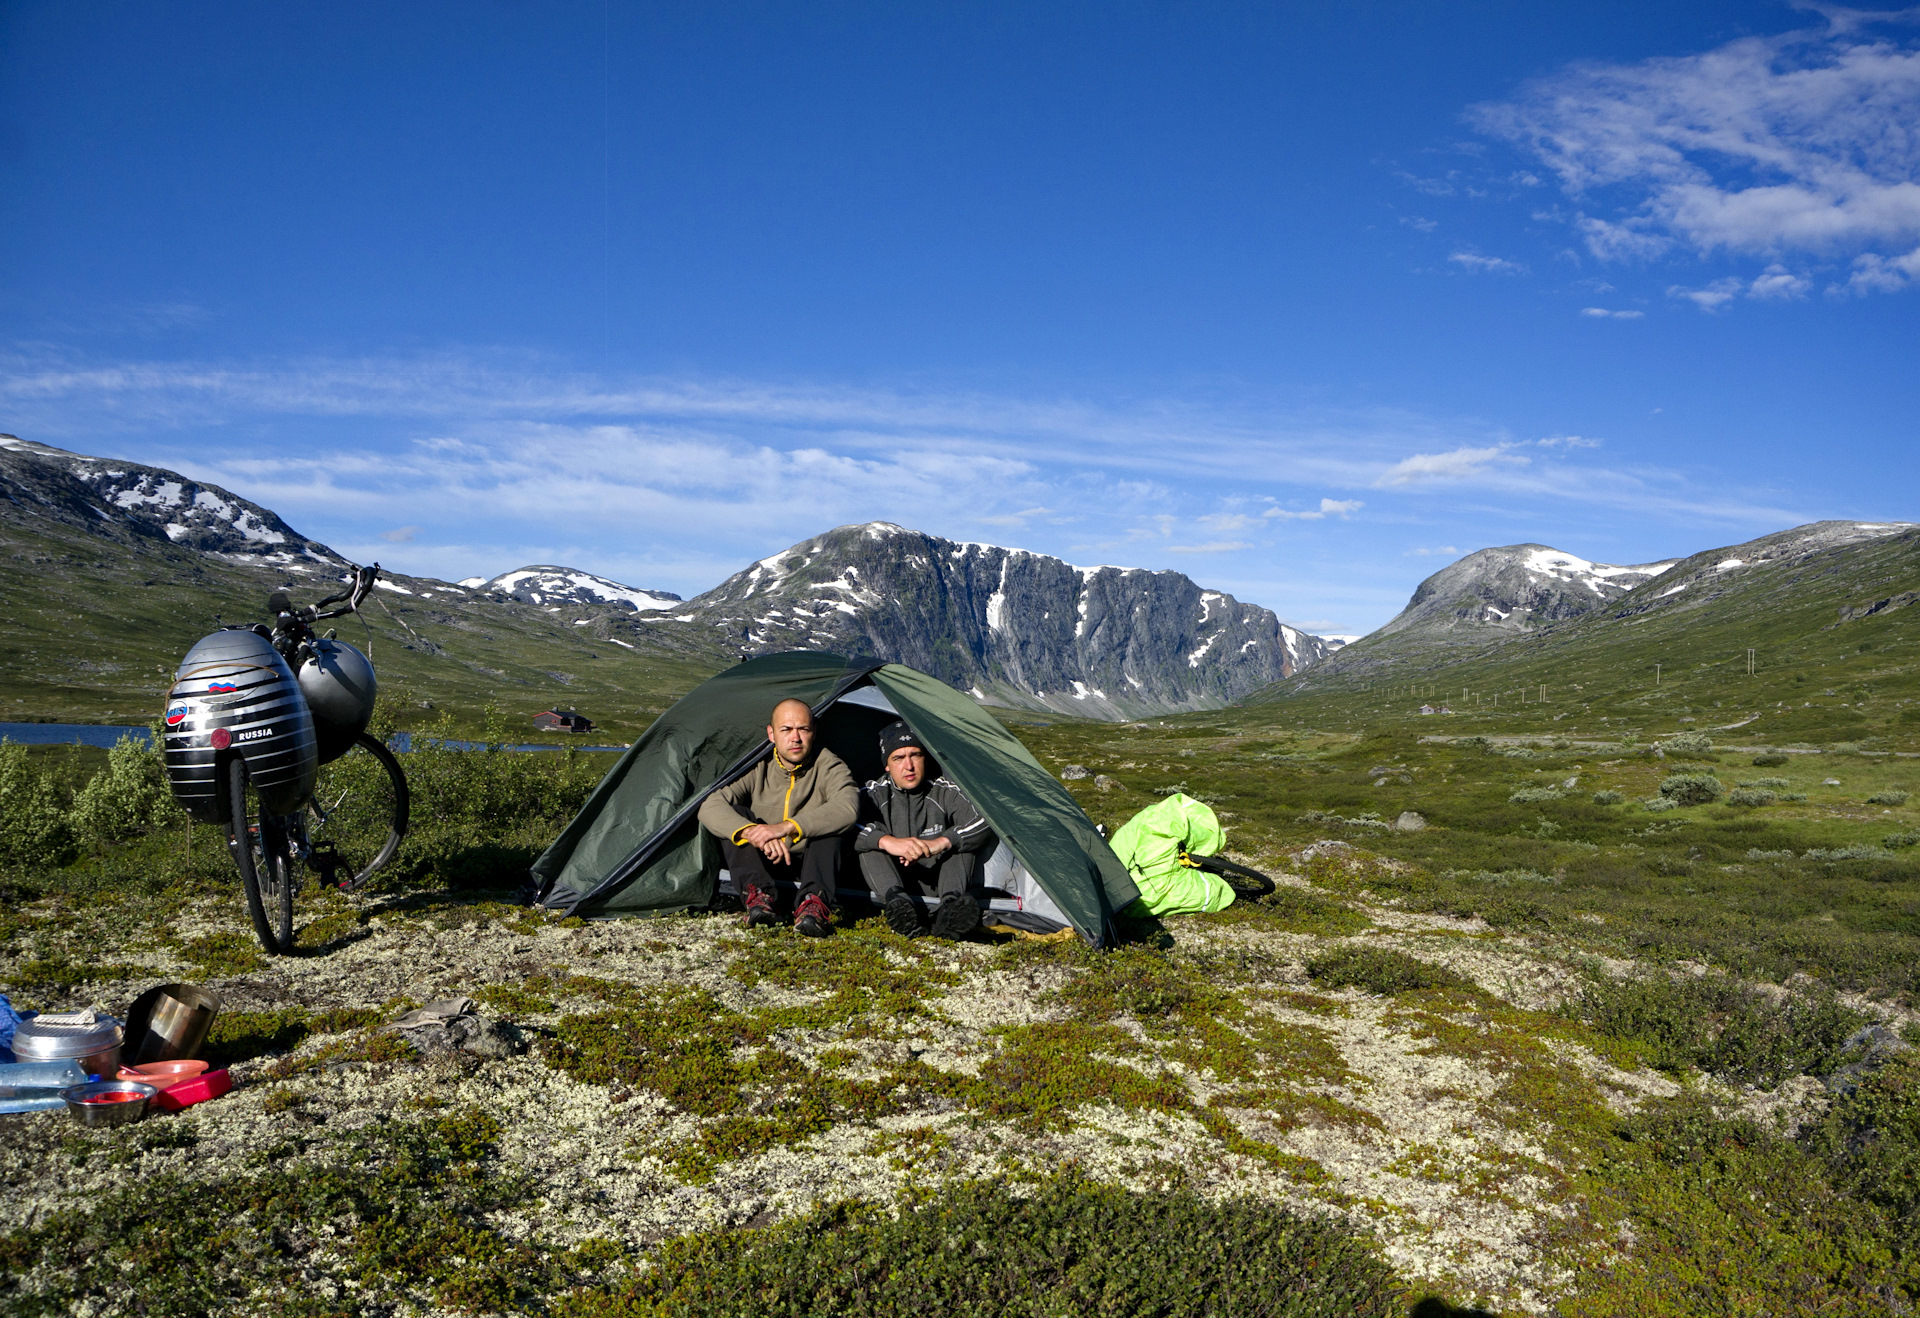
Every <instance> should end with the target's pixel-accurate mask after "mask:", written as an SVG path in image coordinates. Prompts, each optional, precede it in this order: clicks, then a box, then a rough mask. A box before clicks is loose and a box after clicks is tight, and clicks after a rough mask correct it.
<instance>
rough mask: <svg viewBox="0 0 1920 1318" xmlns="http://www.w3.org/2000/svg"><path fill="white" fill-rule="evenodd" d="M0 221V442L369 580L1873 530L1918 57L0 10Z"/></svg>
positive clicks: (1522, 43)
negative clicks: (221, 495) (961, 547)
mask: <svg viewBox="0 0 1920 1318" xmlns="http://www.w3.org/2000/svg"><path fill="white" fill-rule="evenodd" d="M0 180H4V184H5V191H6V196H7V199H8V201H7V205H6V206H5V207H4V209H3V210H0V327H3V328H0V430H6V431H10V432H13V433H17V434H19V435H21V436H22V437H25V438H29V439H36V440H40V441H42V442H45V443H50V444H55V445H59V446H61V447H66V448H73V449H77V450H80V451H83V452H92V453H101V454H111V455H115V456H121V457H126V458H131V459H135V460H140V461H146V462H153V463H158V464H162V465H167V466H172V467H176V468H178V469H181V470H183V471H186V472H188V473H189V474H191V475H193V476H195V477H197V478H201V479H207V480H213V481H218V482H220V483H222V484H225V485H227V486H229V487H231V488H233V489H234V490H236V491H238V492H240V493H242V494H244V495H247V496H248V497H251V498H254V499H256V500H259V501H260V502H263V503H266V504H268V505H269V506H271V507H273V508H275V509H277V510H278V511H280V512H281V513H282V514H283V515H285V516H286V517H287V518H288V520H289V521H291V522H292V523H293V524H294V525H295V526H297V527H299V528H300V529H301V530H302V531H304V532H305V533H306V534H308V535H311V536H314V537H316V538H319V539H323V540H325V541H327V542H329V543H330V544H332V545H334V546H335V547H336V548H338V549H340V550H341V551H342V552H345V553H348V554H350V555H353V556H356V557H359V558H363V559H370V558H376V557H377V558H379V559H380V560H381V561H383V562H385V563H388V564H389V565H391V566H395V567H398V568H401V569H403V570H407V571H412V572H419V573H429V574H433V575H437V576H444V577H450V578H458V577H462V576H468V575H474V574H486V575H491V574H493V573H496V572H501V571H505V570H507V569H509V568H512V567H516V566H519V565H521V564H523V563H528V562H558V563H565V564H570V565H574V566H579V567H584V568H587V569H589V570H592V571H596V572H600V573H603V574H605V575H608V576H611V577H614V578H616V579H620V580H623V581H627V582H629V583H631V584H634V585H639V586H644V587H654V588H662V589H669V590H676V591H679V592H681V593H683V594H691V593H695V592H697V591H699V590H702V589H704V588H706V587H708V586H711V585H713V584H716V583H717V582H718V581H719V580H720V579H721V578H722V577H724V576H725V575H727V574H728V573H729V572H731V571H734V570H736V569H737V568H739V567H741V566H743V565H744V564H745V563H746V562H748V561H749V560H751V559H753V558H757V557H761V556H763V555H765V554H767V553H770V552H773V551H774V550H777V549H780V548H784V547H785V546H786V545H788V544H790V543H792V542H794V541H796V540H798V539H801V538H804V537H805V536H807V535H809V534H811V533H813V532H815V531H818V530H821V529H824V528H826V527H828V526H832V525H836V524H840V523H845V522H855V521H867V520H874V519H884V520H888V521H894V522H899V523H901V524H903V525H907V526H912V527H916V528H919V529H923V530H927V531H931V532H934V533H937V534H941V535H947V536H951V537H954V538H956V539H965V540H986V541H991V542H994V543H1001V544H1015V545H1020V546H1023V547H1027V548H1031V549H1035V550H1040V551H1043V552H1050V553H1056V554H1059V555H1061V556H1063V557H1066V558H1068V559H1070V560H1073V561H1075V562H1079V563H1117V564H1122V565H1127V566H1143V567H1151V568H1175V569H1178V570H1181V571H1184V572H1187V573H1188V574H1190V575H1192V576H1194V577H1195V578H1196V579H1198V580H1200V581H1202V582H1203V583H1205V584H1207V585H1209V586H1214V587H1218V588H1222V589H1227V590H1231V591H1233V592H1234V593H1235V594H1237V595H1239V596H1241V597H1242V598H1244V599H1250V600H1253V601H1255V602H1258V603H1261V604H1265V605H1267V606H1269V607H1271V608H1273V609H1274V610H1276V611H1277V612H1278V613H1280V614H1281V616H1282V617H1284V618H1286V619H1287V620H1289V621H1291V622H1295V623H1297V624H1300V625H1304V626H1308V627H1310V628H1312V629H1313V630H1316V631H1322V632H1332V633H1354V632H1363V631H1366V630H1368V629H1370V628H1372V627H1374V626H1377V625H1379V624H1380V623H1381V622H1383V621H1385V620H1386V619H1387V618H1388V617H1390V616H1391V615H1392V614H1393V613H1394V612H1396V611H1397V610H1398V609H1399V607H1400V606H1401V605H1402V604H1403V603H1404V602H1405V600H1406V597H1407V595H1408V594H1409V593H1410V592H1411V590H1412V589H1413V587H1414V586H1415V585H1416V584H1417V583H1418V581H1419V580H1420V579H1421V578H1423V577H1424V576H1426V575H1427V574H1428V573H1430V572H1432V571H1434V570H1436V569H1437V568H1438V567H1440V566H1442V565H1443V564H1444V563H1445V562H1447V561H1450V560H1451V559H1452V558H1454V557H1457V556H1458V555H1459V554H1461V553H1465V552H1469V551H1471V550H1473V549H1476V548H1480V547H1482V546H1485V545H1493V544H1507V543H1514V542H1519V541H1528V540H1534V541H1540V542H1543V543H1547V544H1552V545H1555V546H1556V547H1559V548H1562V549H1566V550H1570V551H1572V552H1575V553H1578V554H1582V555H1585V556H1587V557H1590V558H1595V559H1602V560H1606V561H1610V562H1623V563H1624V562H1645V561H1651V560H1655V559H1659V558H1664V557H1668V556H1671V555H1675V554H1680V553H1688V552H1693V551H1695V550H1699V549H1703V548H1708V547H1712V546H1716V545H1721V544H1728V543H1734V542H1737V541H1740V540H1744V539H1747V538H1750V537H1752V536H1754V535H1759V534H1763V533H1765V532H1768V531H1772V530H1777V529H1780V528H1782V527H1785V526H1789V525H1792V524H1795V523H1797V522H1803V521H1810V520H1815V519H1818V518H1823V517H1857V518H1867V519H1874V520H1880V519H1895V518H1900V519H1909V518H1914V517H1916V516H1917V515H1920V510H1917V509H1916V508H1915V506H1914V499H1913V490H1914V488H1915V481H1914V477H1915V475H1916V466H1920V464H1917V463H1916V460H1915V457H1914V453H1915V439H1916V435H1915V423H1914V417H1915V416H1916V406H1915V405H1916V402H1920V369H1916V358H1920V352H1917V351H1916V345H1920V334H1916V330H1920V10H1906V11H1887V12H1884V13H1879V14H1869V13H1864V12H1862V11H1853V10H1844V9H1837V8H1824V9H1821V10H1814V9H1810V8H1795V7H1790V6H1787V5H1781V4H1736V3H1700V4H1690V5H1683V6H1675V5H1672V4H1617V5H1605V6H1593V5H1589V6H1559V5H1553V6H1548V5H1537V4H1521V3H1507V4H1473V3H1465V4H1458V5H1445V6H1442V5H1432V4H1381V3H1373V4H1368V3H1357V4H1348V5H1340V6H1328V5H1311V6H1310V5H1289V4H1281V5H1259V6H1233V5H1225V4H1220V5H1197V6H1194V5H1182V6H1173V5H1152V6H1150V5H1128V4H1102V5H1065V4H1037V5H1036V4H1025V5H1011V4H1003V5H980V6H962V5H916V6H900V5H890V4H889V5H882V4H875V5H870V6H858V5H831V4H814V5H793V6H776V5H726V4H714V3H706V4H699V5H665V4H656V5H649V6H644V7H642V6H634V5H629V4H621V3H617V2H613V0H609V2H608V3H606V4H567V3H559V2H555V3H547V4H542V5H527V4H510V3H504V2H501V0H463V3H459V4H451V3H449V4H434V3H411V4H406V5H363V4H354V3H346V2H344V0H335V2H334V3H329V4H326V5H318V4H298V3H290V4H282V5H272V6H261V5H241V4H218V3H202V4H191V3H187V4H169V5H160V4H144V5H133V4H113V3H84V4H73V3H55V2H51V0H12V2H11V3H9V4H7V5H5V6H0Z"/></svg>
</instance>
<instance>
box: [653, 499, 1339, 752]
mask: <svg viewBox="0 0 1920 1318" xmlns="http://www.w3.org/2000/svg"><path fill="white" fill-rule="evenodd" d="M676 612H677V613H679V614H682V615H690V616H692V617H693V618H695V619H697V620H698V621H700V622H705V623H708V624H710V625H712V626H714V627H717V628H719V629H721V630H722V632H723V633H725V634H726V635H727V636H728V637H729V638H731V640H732V641H733V642H734V643H736V644H738V645H739V646H740V648H741V649H743V650H745V651H748V652H750V653H754V654H762V653H768V652H771V651H776V650H787V649H799V648H805V649H820V650H837V651H839V652H841V653H843V654H864V655H873V656H876V657H879V658H883V659H889V660H895V661H898V662H900V663H904V664H909V665H911V666H913V667H915V668H918V669H921V670H922V671H924V672H928V673H931V674H933V675H935V676H937V677H939V678H941V679H943V680H944V681H947V682H949V683H951V684H953V685H954V686H956V687H959V688H961V689H964V690H968V691H971V692H973V693H974V695H975V696H977V697H979V698H981V699H985V700H989V701H993V702H995V703H1000V704H1010V705H1015V706H1021V707H1028V708H1035V707H1038V708H1046V709H1052V710H1057V711H1060V712H1062V713H1071V714H1079V715H1085V716H1089V717H1095V718H1127V717H1139V716H1142V715H1146V714H1154V713H1166V712H1171V711H1175V710H1187V709H1208V708H1214V707H1217V706H1220V705H1223V704H1226V703H1228V702H1229V701H1232V700H1235V699H1238V698H1239V697H1241V696H1243V695H1246V694H1247V693H1249V692H1251V691H1254V690H1257V689H1258V688H1260V687H1262V686H1264V685H1266V684H1267V683H1269V682H1274V681H1278V680H1279V679H1281V678H1282V677H1286V676H1290V675H1291V674H1293V673H1294V672H1296V671H1298V670H1300V669H1303V668H1306V667H1308V666H1309V665H1311V664H1313V663H1315V662H1317V661H1318V660H1319V659H1320V658H1321V657H1322V656H1323V655H1325V653H1326V646H1325V644H1324V643H1323V642H1322V641H1321V640H1320V638H1318V637H1316V636H1311V635H1308V634H1307V633H1304V632H1301V631H1297V630H1295V629H1294V628H1292V627H1288V626H1286V625H1285V624H1283V623H1282V622H1280V620H1279V619H1278V618H1276V617H1275V616H1274V615H1273V614H1272V613H1271V612H1269V611H1268V610H1266V609H1263V608H1258V607H1256V606H1253V605H1248V604H1242V603H1240V602H1239V601H1238V600H1236V599H1234V598H1233V597H1232V596H1230V595H1223V594H1221V593H1220V592H1218V591H1211V590H1203V589H1201V588H1200V587H1199V586H1198V585H1196V584H1195V583H1194V582H1193V581H1192V580H1190V579H1189V578H1187V577H1185V576H1183V575H1181V574H1180V573H1178V572H1147V571H1143V570H1140V569H1134V568H1117V567H1093V568H1082V567H1075V566H1073V565H1072V564H1070V563H1066V562H1063V561H1061V560H1060V559H1057V558H1050V557H1048V556H1046V555H1044V554H1034V553H1029V552H1027V551H1026V550H1023V549H1003V548H1000V547H999V546H996V545H980V544H959V543H956V542H954V541H952V540H943V539H941V538H939V537H938V536H931V535H926V534H923V533H922V532H919V531H909V530H907V529H905V528H903V527H898V526H894V525H891V524H890V523H885V522H874V523H869V524H867V525H865V526H843V527H840V528H838V529H837V530H833V531H829V532H827V533H826V534H824V535H821V536H817V537H815V538H813V539H811V540H807V541H803V542H802V543H800V544H797V545H795V546H793V547H792V548H791V549H789V550H787V551H786V552H785V553H781V554H775V555H773V556H772V557H770V558H764V559H762V560H760V561H759V562H758V563H755V564H753V565H752V566H751V567H749V568H747V569H746V570H745V571H743V572H738V573H736V574H734V575H733V576H732V577H729V578H728V579H727V580H726V581H724V582H722V583H721V584H720V585H719V586H717V587H715V588H714V589H713V590H711V591H708V592H707V593H706V594H704V595H700V596H697V597H696V598H695V599H693V600H692V601H690V602H689V603H688V604H687V605H686V606H685V607H684V609H682V610H677V611H676ZM663 621H664V620H663Z"/></svg>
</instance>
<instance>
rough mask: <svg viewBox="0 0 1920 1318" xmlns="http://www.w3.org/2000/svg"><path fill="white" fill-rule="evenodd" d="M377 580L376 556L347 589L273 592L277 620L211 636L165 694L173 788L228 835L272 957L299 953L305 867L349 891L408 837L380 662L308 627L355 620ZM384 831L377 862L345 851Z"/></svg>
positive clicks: (402, 780) (257, 928)
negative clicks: (377, 671)
mask: <svg viewBox="0 0 1920 1318" xmlns="http://www.w3.org/2000/svg"><path fill="white" fill-rule="evenodd" d="M379 576H380V565H379V564H378V563H375V564H373V565H372V566H371V567H365V568H356V569H354V574H353V578H352V584H351V585H350V586H349V587H348V588H347V589H346V590H345V591H343V592H341V593H340V594H337V595H330V596H328V597H327V598H326V599H323V600H321V601H319V602H318V603H317V604H311V605H307V606H305V607H296V606H295V605H294V604H293V602H292V600H291V599H290V598H289V597H288V595H287V593H286V592H285V591H284V590H277V591H275V592H274V593H273V594H272V595H271V596H269V597H268V600H267V607H268V609H270V610H271V611H272V612H273V615H274V625H273V626H272V627H271V628H268V627H266V626H263V625H261V624H259V623H254V624H251V625H245V624H242V625H237V626H229V627H223V628H221V629H220V630H219V631H217V632H213V633H212V634H210V635H208V636H205V637H202V638H201V639H200V640H199V641H198V642H197V643H196V644H195V645H194V646H193V648H192V649H190V650H188V651H187V654H186V657H185V658H183V659H182V660H181V661H180V667H179V669H178V670H177V671H176V672H175V674H174V683H173V687H172V689H171V690H170V691H169V692H168V694H167V710H166V716H165V720H166V727H165V733H164V741H165V756H164V758H165V762H166V768H167V785H168V787H169V788H170V789H171V790H172V792H173V796H174V799H175V800H176V801H178V802H179V803H180V805H181V807H182V808H183V809H185V810H186V812H187V813H188V815H189V816H191V817H192V818H194V819H196V820H199V821H200V822H202V823H207V824H216V825H219V826H220V827H222V828H224V829H225V830H226V834H227V849H228V852H229V854H230V855H231V856H232V858H233V863H234V867H235V868H236V869H238V870H239V871H240V882H241V886H242V887H243V888H244V889H245V890H246V897H247V914H248V916H249V918H251V920H252V922H253V929H254V932H255V933H256V934H258V935H259V938H260V943H261V946H263V947H264V948H266V950H267V953H268V955H270V956H279V955H283V954H285V953H289V952H291V951H292V950H293V933H294V931H293V899H294V895H295V890H296V889H297V888H298V887H299V886H300V874H301V870H302V868H303V867H307V868H312V869H314V870H315V871H316V872H317V873H318V875H319V880H320V882H321V883H323V884H326V885H328V886H331V887H336V888H338V889H340V890H341V891H344V892H351V891H353V890H354V889H356V888H358V887H359V886H360V885H361V884H363V883H365V882H366V881H367V880H368V879H369V878H371V877H372V876H373V875H374V874H376V873H378V872H379V871H380V870H381V869H383V868H384V867H385V866H386V865H387V864H388V863H389V862H391V861H392V859H393V857H394V855H395V853H397V852H398V851H399V849H400V843H401V842H402V841H403V840H404V839H405V837H406V835H407V822H408V812H409V808H410V804H411V801H410V797H409V794H408V791H407V778H406V774H405V773H404V772H402V770H401V768H400V762H399V761H398V760H396V759H395V758H394V755H393V752H392V751H390V750H389V749H387V747H386V745H385V743H383V742H381V741H380V740H378V739H377V738H375V737H372V736H369V735H368V733H367V730H366V729H367V724H368V722H369V720H371V718H372V717H373V706H374V695H375V692H376V690H377V683H376V680H375V677H374V672H373V665H372V663H371V662H369V661H368V659H367V657H366V656H365V655H364V654H362V653H361V652H360V651H359V650H357V649H355V648H354V647H353V646H351V645H349V644H347V643H346V642H345V641H341V640H338V639H336V638H335V635H334V633H333V631H331V630H329V631H328V632H327V633H326V634H325V635H324V636H321V635H317V634H315V632H314V630H313V624H315V623H317V622H323V621H326V620H328V619H332V618H338V617H342V616H344V615H346V614H349V613H351V614H354V615H355V616H358V615H359V610H360V604H361V601H363V600H364V599H365V598H366V597H367V592H368V591H370V590H372V589H373V584H374V582H375V581H376V580H378V579H379ZM334 605H339V606H340V607H338V608H334V607H332V606H334ZM362 625H363V626H364V625H365V624H364V620H363V622H362ZM368 634H369V636H371V634H372V632H371V629H369V632H368ZM356 752H361V753H356ZM323 766H333V767H332V768H330V769H329V770H328V779H329V781H328V788H327V790H328V793H329V794H332V792H333V789H334V788H335V787H339V788H340V789H341V790H340V791H339V793H338V795H335V796H334V799H333V801H332V804H330V805H323V804H322V803H321V801H320V800H319V799H318V796H317V794H316V790H317V788H318V786H319V781H320V770H321V768H322V767H323ZM309 817H311V819H312V825H311V827H310V826H309ZM383 827H384V831H385V839H384V841H382V842H381V844H380V845H379V847H378V848H377V849H376V850H374V852H373V855H372V857H371V859H369V860H368V861H367V862H366V863H365V864H364V865H356V864H355V863H354V862H353V861H352V860H350V859H349V858H348V854H347V851H346V850H343V848H351V847H354V846H355V844H356V843H357V841H358V840H359V839H360V838H361V837H363V836H364V835H365V834H366V833H367V832H368V831H369V830H371V831H372V832H373V833H374V834H375V835H376V836H378V835H379V833H380V832H381V831H382V828H383ZM342 873H346V874H348V875H350V877H348V878H345V879H342V878H341V877H340V875H341V874H342Z"/></svg>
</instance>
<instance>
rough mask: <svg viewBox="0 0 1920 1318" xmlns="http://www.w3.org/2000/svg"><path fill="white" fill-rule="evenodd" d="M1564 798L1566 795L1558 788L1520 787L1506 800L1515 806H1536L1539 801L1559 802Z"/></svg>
mask: <svg viewBox="0 0 1920 1318" xmlns="http://www.w3.org/2000/svg"><path fill="white" fill-rule="evenodd" d="M1565 796H1566V793H1565V792H1563V791H1561V790H1560V789H1559V788H1558V787H1522V788H1521V789H1520V790H1519V791H1517V792H1515V793H1513V794H1512V795H1511V796H1509V797H1508V798H1507V800H1509V801H1511V802H1513V803H1514V804H1515V805H1536V804H1538V803H1539V802H1541V801H1559V800H1562V799H1564V798H1565Z"/></svg>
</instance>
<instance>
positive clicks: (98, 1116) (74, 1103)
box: [60, 1080, 160, 1126]
mask: <svg viewBox="0 0 1920 1318" xmlns="http://www.w3.org/2000/svg"><path fill="white" fill-rule="evenodd" d="M159 1092H160V1091H159V1090H158V1089H155V1088H154V1087H153V1086H152V1085H143V1084H141V1083H140V1082H139V1081H137V1080H96V1081H94V1082H93V1083H92V1084H86V1085H74V1086H72V1087H71V1088H68V1089H63V1090H61V1091H60V1097H62V1098H64V1099H66V1100H67V1111H69V1112H71V1113H73V1119H74V1120H75V1121H78V1122H79V1123H80V1124H81V1125H83V1126H124V1125H126V1124H127V1123H128V1122H130V1121H138V1120H140V1118H141V1117H144V1116H146V1115H147V1104H149V1103H151V1102H152V1101H153V1097H154V1095H155V1094H158V1093H159ZM119 1095H125V1097H118V1096H119Z"/></svg>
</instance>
